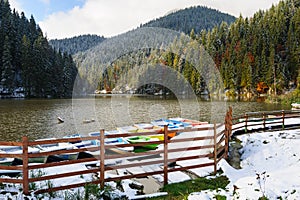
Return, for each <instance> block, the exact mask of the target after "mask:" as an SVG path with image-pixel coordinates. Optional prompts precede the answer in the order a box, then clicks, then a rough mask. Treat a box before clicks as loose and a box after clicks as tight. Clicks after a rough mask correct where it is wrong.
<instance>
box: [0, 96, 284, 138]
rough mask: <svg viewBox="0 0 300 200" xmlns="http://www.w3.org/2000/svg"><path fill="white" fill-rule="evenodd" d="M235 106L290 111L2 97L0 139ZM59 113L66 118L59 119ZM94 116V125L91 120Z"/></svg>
mask: <svg viewBox="0 0 300 200" xmlns="http://www.w3.org/2000/svg"><path fill="white" fill-rule="evenodd" d="M229 106H232V107H233V112H234V115H237V114H243V113H245V112H249V111H267V110H282V109H290V107H289V106H285V107H282V106H281V105H276V104H275V105H272V104H266V103H263V102H222V101H217V102H212V101H201V100H182V99H181V100H177V99H162V98H158V97H157V98H153V97H152V98H147V97H132V96H127V97H126V96H125V97H124V96H121V97H101V98H94V97H92V98H85V99H31V100H24V99H3V100H0V140H1V141H20V140H21V139H22V136H25V135H26V136H29V138H30V139H31V140H33V139H41V138H47V137H57V138H60V137H63V136H65V135H70V134H74V133H80V134H82V135H87V134H88V133H89V132H93V131H99V130H100V129H101V128H104V129H106V130H113V129H115V128H116V127H120V126H126V125H132V124H134V123H149V122H151V120H154V119H159V118H163V117H164V118H169V117H185V118H190V119H196V120H202V121H209V122H215V121H216V122H222V121H223V119H224V113H225V112H226V109H227V108H228V107H229ZM57 117H61V118H63V119H64V120H65V122H64V123H58V120H57ZM91 120H95V121H94V122H91V123H85V122H86V121H88V122H89V121H91Z"/></svg>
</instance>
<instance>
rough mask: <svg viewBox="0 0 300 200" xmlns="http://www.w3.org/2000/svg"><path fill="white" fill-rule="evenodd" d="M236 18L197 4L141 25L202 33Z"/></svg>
mask: <svg viewBox="0 0 300 200" xmlns="http://www.w3.org/2000/svg"><path fill="white" fill-rule="evenodd" d="M235 19H236V18H235V17H233V16H231V15H229V14H225V13H222V12H220V11H218V10H215V9H211V8H207V7H203V6H197V7H190V8H186V9H183V10H175V11H172V12H171V13H168V14H167V15H165V16H163V17H160V18H158V19H155V20H151V21H150V22H148V23H146V24H143V25H141V27H161V28H168V29H172V30H176V31H179V32H184V33H185V34H190V32H191V31H192V30H194V32H195V33H200V32H201V31H202V30H210V29H212V28H214V27H215V26H218V25H220V24H221V22H223V21H224V22H227V23H228V24H230V23H232V22H234V21H235Z"/></svg>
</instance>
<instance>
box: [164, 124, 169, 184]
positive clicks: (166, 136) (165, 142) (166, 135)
mask: <svg viewBox="0 0 300 200" xmlns="http://www.w3.org/2000/svg"><path fill="white" fill-rule="evenodd" d="M167 184H168V125H164V185H167Z"/></svg>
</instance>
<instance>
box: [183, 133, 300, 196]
mask: <svg viewBox="0 0 300 200" xmlns="http://www.w3.org/2000/svg"><path fill="white" fill-rule="evenodd" d="M299 136H300V130H282V131H275V132H262V133H254V134H246V135H241V136H238V139H240V140H241V141H242V145H243V148H242V149H241V151H242V152H241V153H242V156H241V160H242V161H241V167H242V169H234V168H232V167H231V166H230V165H229V164H228V163H227V162H226V161H225V160H221V162H220V163H219V166H218V167H220V168H221V169H222V170H223V171H224V175H226V176H227V177H228V178H229V180H230V184H229V185H228V186H227V188H226V190H219V191H208V190H206V191H201V192H198V193H193V194H190V195H189V198H188V199H189V200H196V199H197V200H198V199H212V198H213V197H214V196H215V195H216V194H219V195H224V196H226V197H227V199H237V198H239V199H249V200H250V199H255V200H257V199H258V198H259V197H262V196H263V195H265V196H266V197H267V198H268V199H278V198H280V197H281V198H282V199H291V200H294V199H300V173H299V169H300V149H299V146H300V137H299ZM258 175H259V177H260V178H257V177H258ZM235 187H236V188H237V189H234V188H235Z"/></svg>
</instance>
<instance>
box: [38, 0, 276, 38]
mask: <svg viewBox="0 0 300 200" xmlns="http://www.w3.org/2000/svg"><path fill="white" fill-rule="evenodd" d="M44 1H45V0H44ZM225 2H226V3H225ZM274 2H275V3H276V2H279V0H264V1H261V0H253V1H251V3H250V2H249V1H245V0H226V1H224V0H214V1H211V0H189V1H186V0H163V1H161V0H143V1H141V0H109V1H107V0H86V2H85V4H84V5H83V6H82V7H78V6H76V7H74V8H73V9H71V10H69V11H65V12H56V13H52V14H51V15H49V16H47V17H46V18H45V20H44V21H41V22H39V24H40V26H41V28H42V30H43V31H44V32H46V34H47V36H48V38H50V39H53V38H66V37H73V36H76V35H82V34H88V33H89V34H97V35H104V36H105V37H110V36H115V35H117V34H120V33H124V32H126V31H129V30H132V29H134V28H136V27H138V26H139V25H140V24H141V23H146V22H148V21H150V20H152V19H155V18H158V17H160V16H163V15H164V14H166V13H167V12H169V11H170V10H174V9H182V8H186V7H190V6H193V5H206V6H208V7H212V8H216V9H218V10H220V11H222V12H227V13H229V14H232V15H235V16H239V14H240V13H242V15H243V16H251V15H252V14H253V13H254V12H255V11H257V10H258V9H259V8H261V9H267V8H269V7H270V6H271V5H272V3H274Z"/></svg>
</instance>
